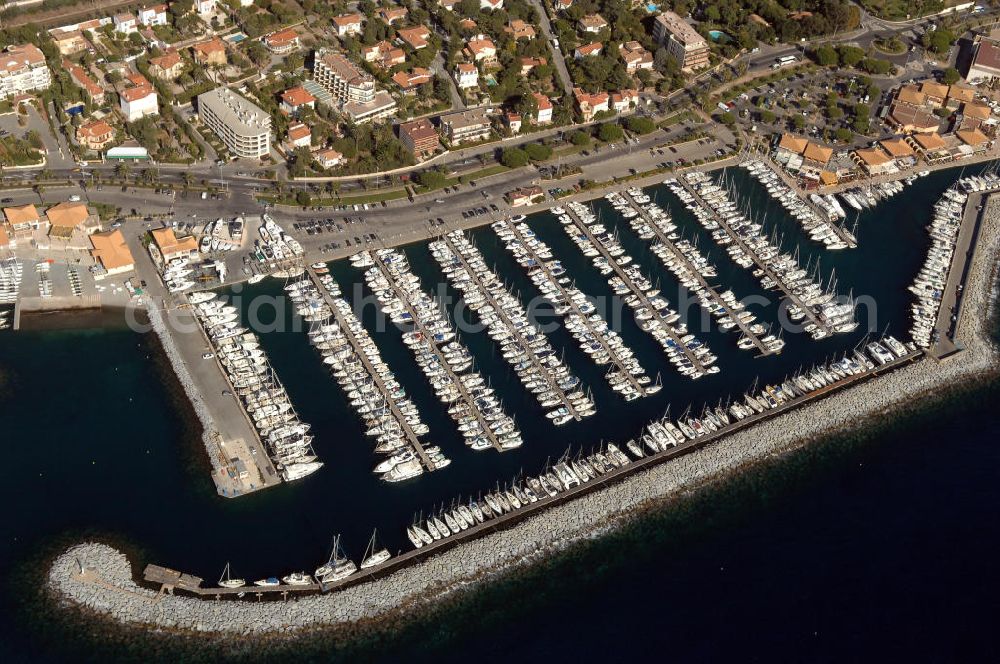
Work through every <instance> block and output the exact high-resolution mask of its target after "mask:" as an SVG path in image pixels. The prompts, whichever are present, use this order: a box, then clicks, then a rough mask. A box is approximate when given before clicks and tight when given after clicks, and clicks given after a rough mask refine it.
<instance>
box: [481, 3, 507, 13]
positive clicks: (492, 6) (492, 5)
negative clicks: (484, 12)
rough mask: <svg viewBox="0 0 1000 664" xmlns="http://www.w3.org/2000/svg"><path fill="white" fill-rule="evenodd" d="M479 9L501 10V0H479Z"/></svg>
mask: <svg viewBox="0 0 1000 664" xmlns="http://www.w3.org/2000/svg"><path fill="white" fill-rule="evenodd" d="M479 8H480V9H489V10H491V11H492V10H496V9H503V0H479Z"/></svg>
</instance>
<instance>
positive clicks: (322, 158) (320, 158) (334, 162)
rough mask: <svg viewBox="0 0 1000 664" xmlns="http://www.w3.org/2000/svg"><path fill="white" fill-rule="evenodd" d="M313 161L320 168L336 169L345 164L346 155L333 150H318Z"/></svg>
mask: <svg viewBox="0 0 1000 664" xmlns="http://www.w3.org/2000/svg"><path fill="white" fill-rule="evenodd" d="M313 159H314V160H315V161H316V163H318V164H319V166H320V168H336V167H337V166H340V164H342V163H343V161H344V155H342V154H340V153H339V152H337V151H336V150H334V149H333V148H324V149H322V150H317V151H316V152H315V153H314V154H313Z"/></svg>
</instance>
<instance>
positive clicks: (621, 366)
mask: <svg viewBox="0 0 1000 664" xmlns="http://www.w3.org/2000/svg"><path fill="white" fill-rule="evenodd" d="M507 227H508V228H509V229H510V231H511V232H512V233H513V234H514V235H515V237H516V238H517V239H518V241H519V242H520V245H521V247H522V248H523V250H524V251H525V252H526V253H528V254H529V255H530V257H531V259H532V261H533V262H534V263H535V266H536V267H537V268H538V269H539V270H541V271H542V272H544V273H545V275H546V277H548V279H549V282H550V283H552V284H553V285H554V286H555V287H556V288H557V289H559V294H560V295H561V296H562V298H563V300H565V302H566V304H567V306H569V307H570V309H571V310H572V312H573V314H574V315H576V316H577V317H579V318H580V320H582V321H587V320H588V319H587V314H585V313H583V312H582V311H580V307H579V306H578V305H577V304H576V302H574V301H573V298H572V297H571V296H570V294H569V292H568V291H567V290H566V287H565V286H563V285H562V284H561V283H559V278H558V277H557V276H555V275H554V274H552V268H550V267H549V265H548V263H547V262H546V261H545V260H544V259H542V258H541V257H540V256H539V255H538V253H537V252H536V251H535V250H534V249H533V248H532V247H531V245H530V244H529V243H528V242H527V241H526V240H525V237H524V235H523V234H522V233H521V231H520V230H519V229H518V228H517V225H516V224H514V223H508V224H507ZM587 327H588V329H589V327H590V325H589V323H588V325H587ZM591 336H592V337H593V338H594V340H595V341H597V343H598V344H600V346H601V349H602V350H603V351H604V353H606V354H607V355H608V357H609V358H610V362H611V364H612V365H613V366H614V367H615V369H617V370H618V372H619V373H620V374H621V375H622V376H623V377H624V378H625V381H626V382H627V383H628V384H629V385H630V386H631V387H632V389H633V390H635V392H636V393H638V394H639V395H641V396H646V395H648V394H649V391H648V390H647V389H646V386H645V385H643V384H641V383H640V382H639V381H638V379H637V378H636V377H635V376H633V375H632V373H631V372H630V371H629V369H628V367H626V366H625V363H624V362H623V361H622V359H621V357H619V355H618V352H617V351H616V350H615V349H614V348H611V346H609V345H608V343H607V341H606V340H605V339H604V337H603V336H602V335H600V334H592V335H591Z"/></svg>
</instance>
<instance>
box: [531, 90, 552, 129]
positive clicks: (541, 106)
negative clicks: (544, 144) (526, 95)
mask: <svg viewBox="0 0 1000 664" xmlns="http://www.w3.org/2000/svg"><path fill="white" fill-rule="evenodd" d="M531 96H532V97H534V98H535V104H536V105H537V106H538V112H537V113H536V114H535V124H538V125H547V124H550V123H551V122H552V101H551V100H550V99H549V98H548V97H546V96H545V95H541V94H538V93H537V92H532V93H531Z"/></svg>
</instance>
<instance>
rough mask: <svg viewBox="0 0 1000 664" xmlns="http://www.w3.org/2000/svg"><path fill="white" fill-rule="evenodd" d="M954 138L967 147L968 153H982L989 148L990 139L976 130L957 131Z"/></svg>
mask: <svg viewBox="0 0 1000 664" xmlns="http://www.w3.org/2000/svg"><path fill="white" fill-rule="evenodd" d="M955 136H958V139H959V140H960V141H962V143H964V144H965V145H966V146H968V148H969V150H970V152H973V153H974V152H984V151H986V150H987V149H988V148H989V146H990V139H989V138H988V137H987V136H986V134H984V133H983V132H981V131H979V130H978V129H959V130H958V131H956V132H955Z"/></svg>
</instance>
